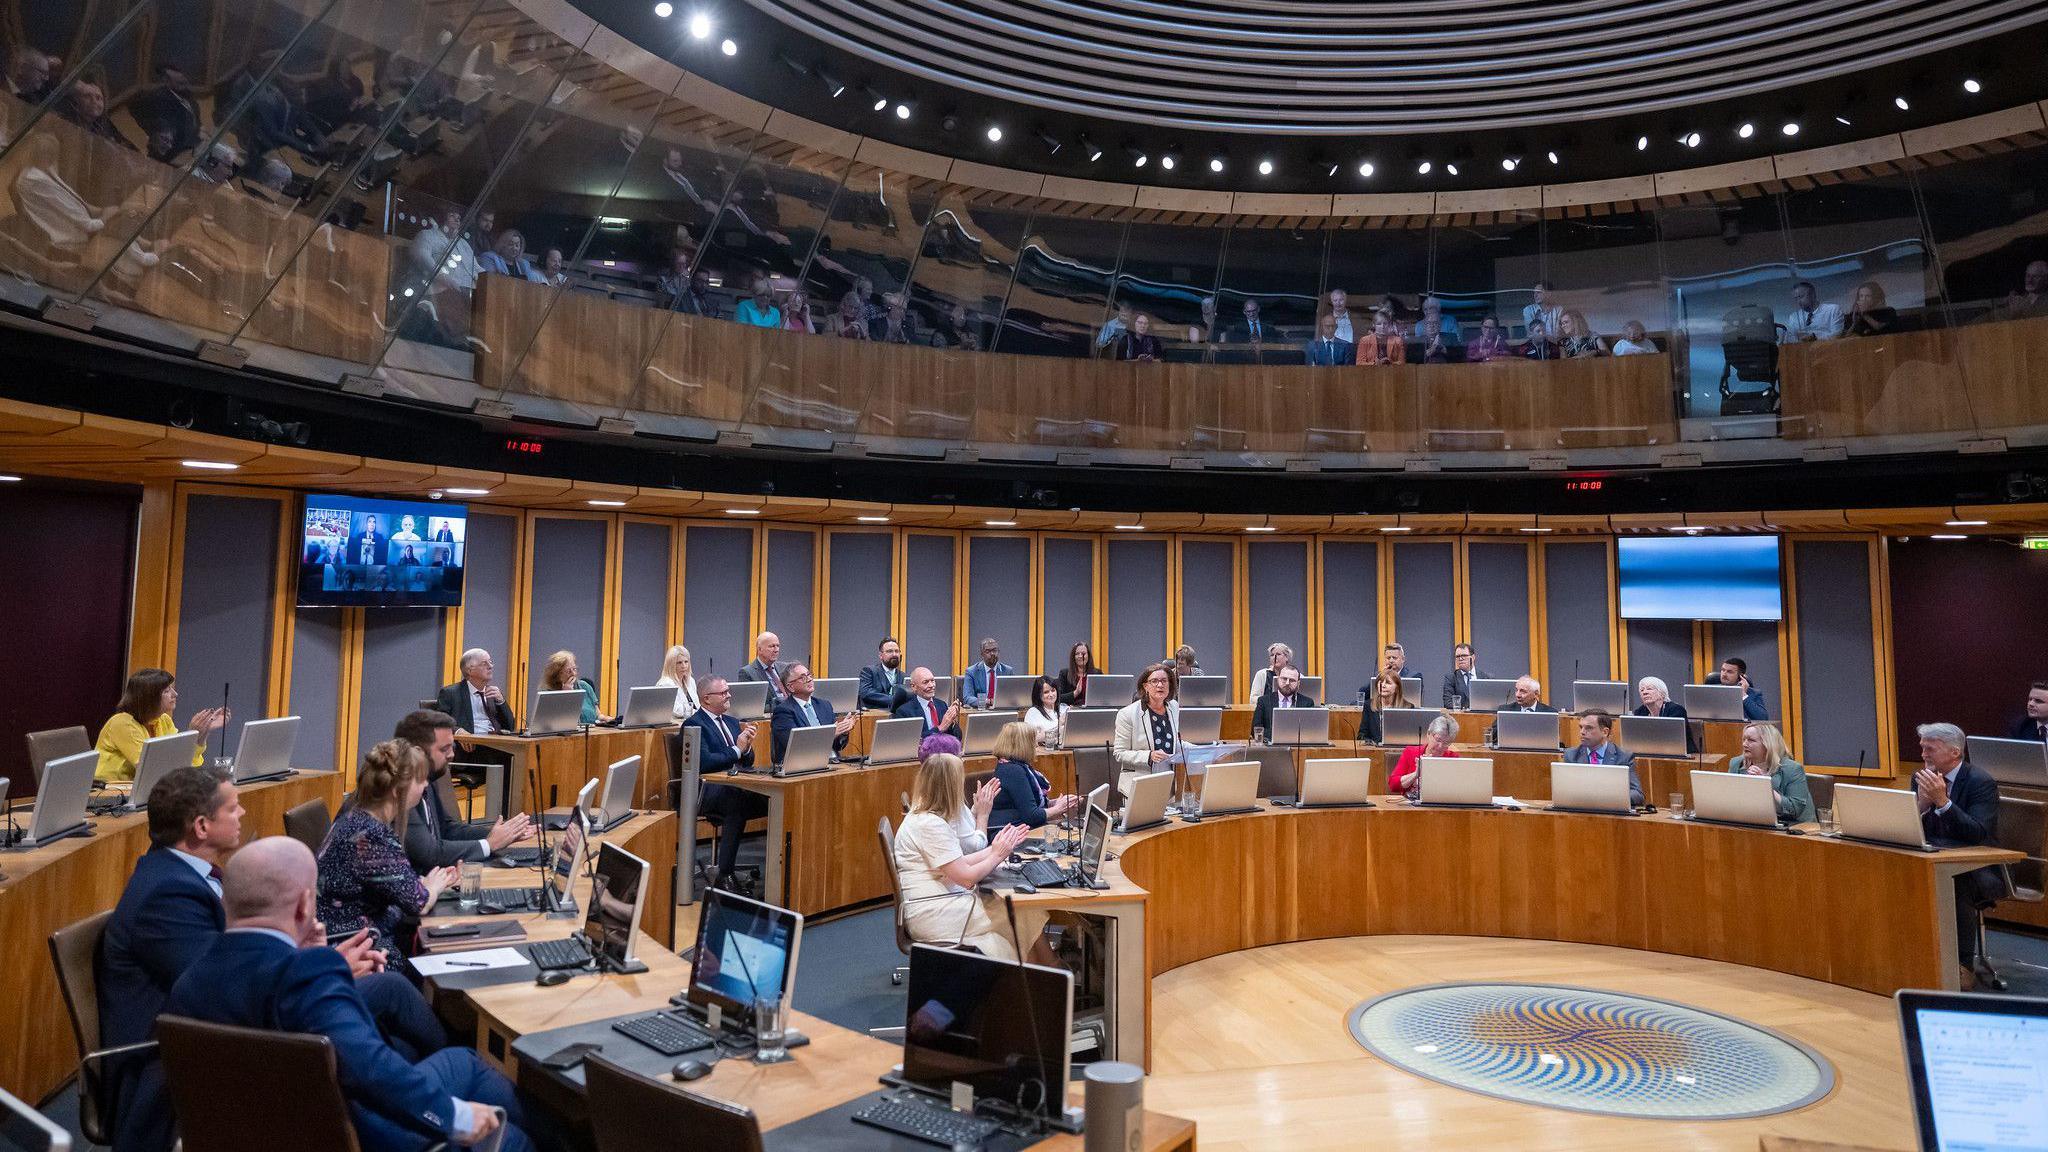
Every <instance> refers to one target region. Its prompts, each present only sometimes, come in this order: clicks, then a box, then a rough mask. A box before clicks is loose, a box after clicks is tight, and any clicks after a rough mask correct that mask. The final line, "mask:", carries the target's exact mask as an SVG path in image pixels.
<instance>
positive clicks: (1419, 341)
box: [1415, 317, 1458, 364]
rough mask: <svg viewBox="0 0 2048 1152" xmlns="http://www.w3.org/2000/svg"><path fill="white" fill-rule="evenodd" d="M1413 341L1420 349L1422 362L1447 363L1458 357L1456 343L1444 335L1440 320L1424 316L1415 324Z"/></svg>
mask: <svg viewBox="0 0 2048 1152" xmlns="http://www.w3.org/2000/svg"><path fill="white" fill-rule="evenodd" d="M1415 342H1416V345H1417V346H1418V347H1420V348H1421V349H1422V362H1423V363H1424V364H1449V363H1451V362H1452V361H1454V360H1456V359H1458V355H1457V352H1458V345H1457V344H1456V342H1454V341H1452V340H1451V339H1450V338H1449V337H1448V336H1446V335H1445V333H1444V330H1443V321H1441V320H1437V319H1433V318H1430V317H1424V318H1423V321H1422V323H1420V324H1418V325H1416V332H1415Z"/></svg>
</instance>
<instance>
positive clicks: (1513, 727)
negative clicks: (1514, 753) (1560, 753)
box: [1493, 712, 1557, 752]
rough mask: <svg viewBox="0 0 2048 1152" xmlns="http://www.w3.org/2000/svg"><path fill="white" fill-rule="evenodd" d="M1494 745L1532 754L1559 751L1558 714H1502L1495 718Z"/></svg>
mask: <svg viewBox="0 0 2048 1152" xmlns="http://www.w3.org/2000/svg"><path fill="white" fill-rule="evenodd" d="M1493 745H1494V747H1496V748H1521V749H1524V750H1527V751H1532V752H1555V751H1557V713H1555V712H1501V713H1498V714H1496V715H1495V716H1494V718H1493Z"/></svg>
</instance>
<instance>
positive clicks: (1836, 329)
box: [1781, 280, 1842, 344]
mask: <svg viewBox="0 0 2048 1152" xmlns="http://www.w3.org/2000/svg"><path fill="white" fill-rule="evenodd" d="M1841 334H1842V309H1841V307H1840V306H1838V305H1835V304H1832V303H1830V304H1823V303H1821V301H1820V289H1818V288H1815V287H1814V286H1813V281H1811V280H1801V281H1800V282H1799V283H1797V284H1794V285H1793V286H1792V311H1791V313H1790V314H1789V315H1787V316H1786V317H1785V331H1784V334H1783V335H1782V337H1781V339H1782V340H1783V341H1784V342H1785V343H1787V344H1809V343H1812V342H1813V341H1815V340H1833V339H1834V338H1835V337H1837V336H1840V335H1841Z"/></svg>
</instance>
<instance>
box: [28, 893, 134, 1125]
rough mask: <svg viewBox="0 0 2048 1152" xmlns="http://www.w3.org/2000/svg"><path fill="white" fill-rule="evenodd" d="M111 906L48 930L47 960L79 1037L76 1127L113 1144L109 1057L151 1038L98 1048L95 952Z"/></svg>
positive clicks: (131, 1048)
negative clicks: (108, 1081)
mask: <svg viewBox="0 0 2048 1152" xmlns="http://www.w3.org/2000/svg"><path fill="white" fill-rule="evenodd" d="M113 915H114V911H113V909H111V908H109V909H108V910H106V911H105V912H95V913H94V914H92V915H91V916H87V917H86V918H85V919H83V920H79V921H77V922H75V923H72V924H66V925H65V926H64V927H62V928H59V929H57V930H56V931H55V932H52V933H50V962H51V963H52V964H54V965H56V968H57V988H58V991H60V992H61V993H63V996H64V1007H65V1009H66V1010H68V1011H69V1012H70V1014H71V1036H72V1039H74V1040H76V1041H77V1042H78V1051H79V1060H78V1130H79V1131H80V1132H81V1133H83V1134H84V1136H85V1138H86V1139H87V1140H90V1141H92V1142H93V1143H94V1144H111V1143H113V1140H114V1136H113V1115H112V1112H113V1108H112V1105H113V1102H112V1100H110V1099H109V1098H108V1085H107V1067H106V1063H107V1060H108V1058H109V1057H116V1056H124V1055H128V1054H130V1053H141V1052H148V1051H151V1050H153V1049H154V1048H155V1047H156V1042H155V1041H153V1040H152V1041H146V1042H144V1043H141V1044H127V1045H123V1046H121V1047H119V1048H101V1047H100V992H99V976H98V974H97V973H96V972H95V971H94V970H93V957H94V956H96V955H98V953H99V950H100V937H102V936H104V935H106V931H107V921H108V920H110V919H112V918H113Z"/></svg>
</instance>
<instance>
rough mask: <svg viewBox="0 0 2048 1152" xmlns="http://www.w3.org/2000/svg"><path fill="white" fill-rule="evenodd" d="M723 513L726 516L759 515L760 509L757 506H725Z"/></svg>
mask: <svg viewBox="0 0 2048 1152" xmlns="http://www.w3.org/2000/svg"><path fill="white" fill-rule="evenodd" d="M725 514H726V515H727V516H759V515H760V514H761V510H760V509H759V508H727V509H726V510H725Z"/></svg>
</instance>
